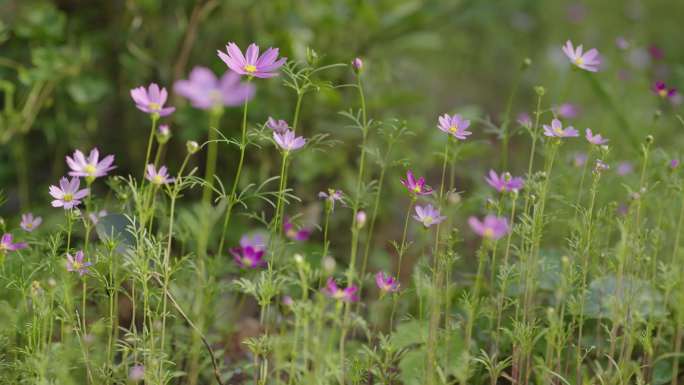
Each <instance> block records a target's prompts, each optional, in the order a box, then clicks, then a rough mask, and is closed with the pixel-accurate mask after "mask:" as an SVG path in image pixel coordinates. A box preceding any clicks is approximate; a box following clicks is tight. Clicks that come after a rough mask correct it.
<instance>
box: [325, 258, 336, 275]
mask: <svg viewBox="0 0 684 385" xmlns="http://www.w3.org/2000/svg"><path fill="white" fill-rule="evenodd" d="M321 264H322V265H323V270H324V271H325V272H326V273H327V274H328V275H330V274H332V273H333V272H334V271H335V266H336V265H337V262H335V258H333V257H330V256H326V257H325V258H323V260H322V261H321Z"/></svg>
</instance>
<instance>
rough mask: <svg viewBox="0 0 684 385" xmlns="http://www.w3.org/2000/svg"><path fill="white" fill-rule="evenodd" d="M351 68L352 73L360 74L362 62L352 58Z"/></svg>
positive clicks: (359, 59)
mask: <svg viewBox="0 0 684 385" xmlns="http://www.w3.org/2000/svg"><path fill="white" fill-rule="evenodd" d="M352 67H353V68H354V72H356V73H357V74H358V73H360V72H361V70H362V69H363V60H361V58H360V57H357V58H354V60H352Z"/></svg>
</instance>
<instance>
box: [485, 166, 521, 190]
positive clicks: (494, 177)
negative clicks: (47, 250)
mask: <svg viewBox="0 0 684 385" xmlns="http://www.w3.org/2000/svg"><path fill="white" fill-rule="evenodd" d="M485 180H486V181H487V184H489V185H490V186H492V187H493V188H494V189H495V190H496V191H498V192H509V191H518V190H520V189H522V188H523V185H524V184H525V182H524V180H523V178H521V177H513V176H511V173H509V172H504V173H502V174H501V175H498V174H497V173H496V171H494V170H489V176H486V177H485Z"/></svg>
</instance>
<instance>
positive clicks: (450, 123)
mask: <svg viewBox="0 0 684 385" xmlns="http://www.w3.org/2000/svg"><path fill="white" fill-rule="evenodd" d="M437 127H438V128H439V129H440V130H441V131H443V132H446V133H447V134H450V135H453V136H454V138H456V139H459V140H466V139H467V138H468V136H469V135H471V134H472V132H470V131H467V129H468V127H470V120H467V119H463V117H462V116H461V115H459V114H456V115H454V116H449V114H444V115H442V116H440V117H439V124H438V125H437Z"/></svg>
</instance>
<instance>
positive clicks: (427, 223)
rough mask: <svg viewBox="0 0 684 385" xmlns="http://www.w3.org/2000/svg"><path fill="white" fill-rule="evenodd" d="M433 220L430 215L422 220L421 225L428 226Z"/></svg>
mask: <svg viewBox="0 0 684 385" xmlns="http://www.w3.org/2000/svg"><path fill="white" fill-rule="evenodd" d="M434 220H435V218H433V217H432V216H431V215H427V216H426V217H425V218H423V223H424V224H425V225H430V224H432V221H434Z"/></svg>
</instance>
